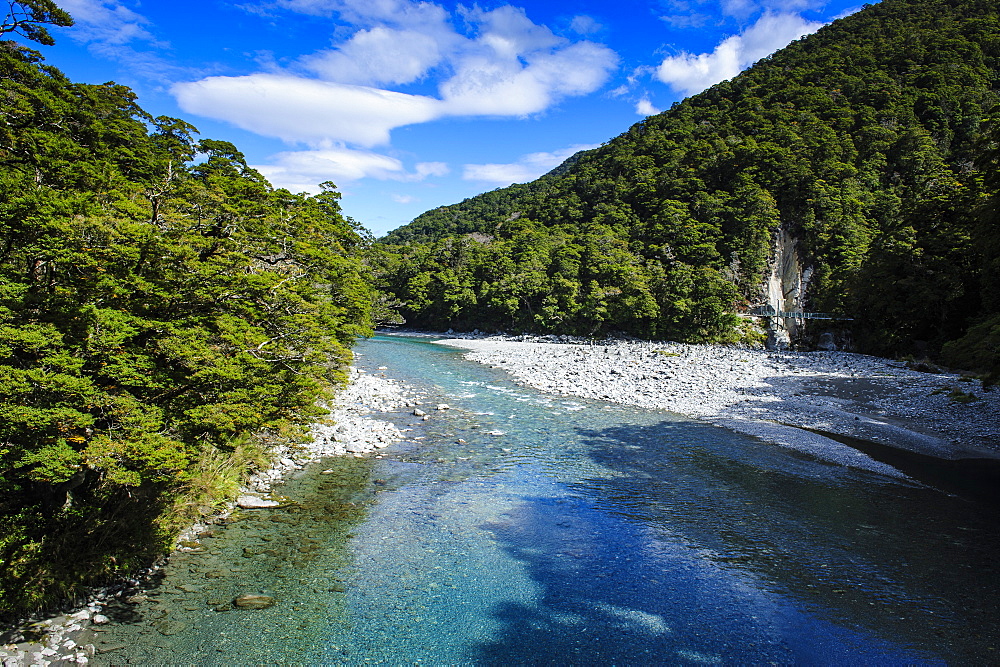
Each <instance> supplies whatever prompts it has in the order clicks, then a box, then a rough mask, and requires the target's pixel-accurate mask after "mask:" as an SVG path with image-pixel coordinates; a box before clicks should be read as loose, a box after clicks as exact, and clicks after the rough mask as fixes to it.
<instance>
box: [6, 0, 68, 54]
mask: <svg viewBox="0 0 1000 667" xmlns="http://www.w3.org/2000/svg"><path fill="white" fill-rule="evenodd" d="M46 25H55V26H60V27H67V26H71V25H73V18H72V17H71V16H70V15H69V14H68V13H67V12H66V11H64V10H62V9H60V8H59V7H58V6H56V3H54V2H52V0H17V1H12V2H10V3H9V7H8V12H7V16H6V17H4V20H3V23H0V35H5V34H7V33H16V34H19V35H21V36H23V37H25V38H27V39H30V40H31V41H33V42H38V43H39V44H45V45H46V46H51V45H52V44H55V40H53V39H52V35H51V34H49V31H48V29H47V28H46V27H45V26H46Z"/></svg>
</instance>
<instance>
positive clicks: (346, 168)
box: [253, 146, 448, 194]
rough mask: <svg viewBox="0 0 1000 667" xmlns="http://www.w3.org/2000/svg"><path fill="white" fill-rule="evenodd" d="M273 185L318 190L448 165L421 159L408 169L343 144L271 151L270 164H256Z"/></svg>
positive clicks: (418, 175) (414, 175) (412, 176)
mask: <svg viewBox="0 0 1000 667" xmlns="http://www.w3.org/2000/svg"><path fill="white" fill-rule="evenodd" d="M253 168H254V169H256V170H257V171H259V172H260V173H262V174H263V175H264V176H265V177H266V178H267V180H269V181H270V182H271V184H272V185H274V186H275V187H279V188H288V189H289V190H291V191H292V192H310V193H313V194H315V193H317V192H319V187H318V185H317V184H318V183H322V182H324V181H334V182H336V183H344V182H350V181H357V180H360V179H362V178H375V179H379V180H392V181H405V182H410V181H422V180H424V179H426V178H427V177H428V176H443V175H445V174H447V173H448V167H447V165H445V164H443V163H441V162H421V163H419V164H417V165H416V167H415V169H414V171H413V172H408V171H407V170H406V167H405V166H404V165H403V163H402V162H401V161H400V160H398V159H397V158H394V157H391V156H389V155H382V154H380V153H374V152H371V151H360V150H353V149H350V148H345V147H343V146H340V147H334V148H324V149H319V150H311V151H286V152H283V153H278V154H277V155H272V156H271V158H270V163H269V164H263V165H253Z"/></svg>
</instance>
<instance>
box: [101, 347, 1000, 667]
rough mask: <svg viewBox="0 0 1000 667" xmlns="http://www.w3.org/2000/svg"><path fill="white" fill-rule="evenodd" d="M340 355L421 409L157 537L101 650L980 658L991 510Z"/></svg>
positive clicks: (665, 418) (423, 657) (992, 634)
mask: <svg viewBox="0 0 1000 667" xmlns="http://www.w3.org/2000/svg"><path fill="white" fill-rule="evenodd" d="M356 351H357V352H358V354H359V356H358V359H357V364H358V365H359V366H360V367H362V368H365V369H367V370H368V371H369V372H373V373H374V372H383V371H379V370H378V368H379V367H381V366H385V367H387V369H388V370H385V371H384V372H385V373H386V374H387V375H389V376H390V377H394V378H397V379H399V380H401V381H402V382H404V383H407V384H409V385H411V386H413V387H416V388H419V389H421V390H422V391H423V392H425V393H427V394H428V398H427V399H426V401H425V402H426V403H427V404H429V405H430V406H431V407H430V408H429V409H428V411H429V412H431V414H432V417H431V419H429V420H428V421H420V420H419V419H417V418H415V417H413V416H411V415H410V414H409V413H408V412H400V413H398V414H395V415H389V416H388V418H391V419H392V420H393V421H395V423H396V424H397V425H398V426H400V427H401V428H409V429H412V430H411V431H408V432H407V435H408V436H409V437H410V439H408V440H407V441H405V442H403V443H399V444H397V445H394V446H392V447H390V448H387V449H384V450H381V451H380V452H379V455H378V457H376V456H368V457H365V458H343V459H327V460H324V461H322V462H320V463H318V464H316V465H314V466H311V467H309V468H307V469H305V470H303V471H300V472H299V473H297V474H295V475H293V476H292V477H291V478H290V479H288V480H287V482H286V483H285V484H284V485H282V486H281V487H279V488H278V489H277V492H278V493H280V494H281V495H283V496H285V497H287V498H288V500H289V503H288V504H287V505H286V506H284V507H281V508H278V509H264V510H250V511H245V512H243V513H242V514H241V515H238V516H237V517H235V518H234V520H233V521H232V522H230V523H228V524H226V525H225V526H220V527H217V528H213V530H212V532H211V535H205V536H203V537H202V538H200V543H201V545H202V547H201V548H199V549H198V550H196V552H194V553H185V554H175V555H173V556H172V557H171V560H170V563H169V565H168V566H167V567H166V568H165V569H164V570H163V572H162V573H161V576H160V578H159V579H158V581H157V585H156V586H155V587H154V588H152V589H151V590H150V591H149V593H148V598H149V599H148V600H147V601H145V602H142V603H140V604H137V605H125V604H114V605H111V606H109V607H108V608H107V610H106V612H105V613H106V614H107V615H108V616H110V617H112V618H113V619H114V622H113V623H111V624H109V625H107V626H103V627H102V628H99V630H102V631H101V632H99V633H95V635H94V636H93V638H91V639H90V640H88V641H93V642H94V643H95V645H96V646H97V649H98V651H99V653H98V655H97V656H96V658H95V659H94V662H95V663H96V664H116V665H118V664H165V663H172V664H178V663H185V664H220V665H238V664H270V663H276V664H278V663H280V664H310V665H312V664H362V663H382V664H433V665H442V664H503V665H510V664H558V665H565V664H606V665H610V664H619V665H621V664H631V665H639V664H691V665H700V664H734V663H741V664H749V663H752V664H757V663H767V662H771V663H780V664H790V663H806V664H831V665H832V664H838V665H839V664H848V663H851V664H859V663H863V664H880V665H891V664H944V663H961V664H969V663H980V664H982V663H990V662H997V660H998V658H997V650H998V649H1000V644H998V641H1000V631H998V629H997V621H998V620H1000V608H998V607H1000V576H998V573H997V567H996V563H997V555H998V553H1000V551H998V546H1000V545H998V541H1000V531H998V530H997V528H998V525H997V524H998V521H1000V519H998V516H997V515H998V513H997V512H996V506H995V505H992V504H983V502H981V501H977V500H975V499H971V498H963V497H960V496H956V495H950V494H948V493H945V492H943V491H939V490H937V489H935V488H933V487H932V486H929V485H927V484H923V483H921V482H918V481H915V480H899V479H893V478H889V477H884V476H881V475H878V474H876V473H873V472H868V471H864V470H857V469H853V468H845V467H843V466H839V465H833V464H830V463H827V462H824V461H821V460H817V459H815V458H812V457H810V456H808V455H805V454H801V453H797V452H795V451H792V450H789V449H785V448H782V447H778V446H775V445H771V444H767V443H764V442H762V441H759V440H756V439H753V438H750V437H747V436H743V435H739V434H736V433H733V432H730V431H727V430H725V429H721V428H718V427H714V426H711V425H707V424H704V423H700V422H696V421H690V420H688V419H685V418H683V417H681V416H678V415H674V414H671V413H666V412H657V411H649V410H640V409H634V408H628V407H622V406H618V405H611V404H605V403H600V402H594V401H586V400H569V399H565V398H558V397H552V396H548V395H544V394H540V393H537V392H535V391H533V390H530V389H526V388H523V387H519V386H516V385H515V384H513V383H512V382H511V381H510V380H509V378H508V377H507V376H506V374H504V373H503V372H501V371H499V370H496V369H491V368H488V367H485V366H481V365H478V364H474V363H471V362H467V361H464V360H462V359H461V353H460V351H457V350H454V349H451V348H447V347H444V346H440V345H435V344H433V343H431V342H429V341H428V340H427V339H420V338H405V337H376V338H375V339H372V340H367V341H362V342H361V343H359V345H358V346H357V350H356ZM437 403H447V404H448V405H449V406H450V407H451V409H449V410H446V411H443V412H438V411H434V410H433V406H434V405H435V404H437ZM243 593H262V594H265V595H268V596H272V597H273V598H275V599H276V600H277V603H276V604H275V606H273V607H270V608H268V609H263V610H244V609H233V608H232V605H231V604H230V602H231V600H232V599H233V598H234V597H235V596H237V595H240V594H243Z"/></svg>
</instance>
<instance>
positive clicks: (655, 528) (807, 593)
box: [477, 421, 1000, 665]
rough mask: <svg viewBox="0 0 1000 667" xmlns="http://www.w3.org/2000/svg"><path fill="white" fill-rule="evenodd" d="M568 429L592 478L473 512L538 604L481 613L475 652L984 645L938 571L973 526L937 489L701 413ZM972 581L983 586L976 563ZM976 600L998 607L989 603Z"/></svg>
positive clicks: (653, 656)
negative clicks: (488, 628) (518, 566)
mask: <svg viewBox="0 0 1000 667" xmlns="http://www.w3.org/2000/svg"><path fill="white" fill-rule="evenodd" d="M581 435H582V438H583V441H584V444H585V448H584V451H585V452H587V456H588V458H589V459H591V460H592V461H593V462H595V463H598V464H600V466H601V469H602V470H603V471H604V472H603V474H601V473H597V474H594V475H592V476H590V477H588V478H587V479H584V480H580V481H578V482H577V483H575V484H573V485H572V486H571V487H570V488H569V489H567V491H566V494H565V496H563V497H555V498H553V497H538V498H531V499H525V500H524V502H523V503H522V504H521V505H519V506H517V507H516V509H514V510H512V511H510V512H508V514H507V515H505V516H504V517H503V518H502V521H498V522H495V523H491V524H488V525H485V526H483V527H484V528H486V529H487V530H489V531H491V532H492V533H493V535H494V537H495V539H496V540H497V542H498V543H499V544H500V545H501V546H502V548H504V549H505V550H506V551H507V552H508V553H509V554H510V555H511V556H513V557H514V558H516V559H517V560H519V561H521V562H522V563H523V564H524V566H525V568H526V570H527V572H528V574H529V575H530V577H531V579H532V583H533V584H534V585H535V587H536V590H537V595H536V600H537V602H536V603H535V604H533V605H532V604H524V603H507V604H504V605H500V606H498V607H497V608H495V609H494V610H493V613H494V617H495V619H496V620H497V621H498V622H499V623H500V625H501V631H500V632H499V633H498V634H497V635H495V639H494V640H493V641H490V642H486V643H483V644H481V645H480V646H479V647H478V655H477V657H478V661H479V662H482V663H484V664H630V665H636V664H708V663H718V662H724V663H731V662H740V663H760V662H779V663H783V664H787V663H790V662H807V663H817V664H831V663H832V662H835V661H838V660H844V661H847V662H855V663H856V662H857V661H858V660H863V661H866V662H868V661H871V662H878V663H879V664H898V663H908V662H909V663H912V662H914V661H916V662H923V661H925V660H928V659H930V660H931V661H933V660H934V659H936V658H938V657H939V656H948V657H950V658H970V657H975V656H981V655H986V654H985V653H983V651H985V650H986V645H987V644H989V643H991V641H992V640H991V639H990V636H995V635H994V634H993V632H992V631H990V630H989V629H988V627H989V625H990V624H991V623H992V621H986V622H985V623H979V622H973V620H972V619H971V618H970V615H969V614H967V613H966V612H965V611H964V610H965V609H968V608H969V607H968V605H969V604H973V603H972V601H971V598H972V597H978V598H979V599H981V597H980V596H969V595H964V594H963V593H962V592H961V590H959V589H961V588H962V586H961V583H960V582H961V581H962V577H963V576H966V577H967V575H964V574H962V572H961V571H959V572H958V573H957V576H953V575H956V572H955V570H954V569H953V568H952V569H951V570H949V569H948V567H949V566H952V565H954V564H955V563H961V562H966V563H968V564H969V565H973V564H975V565H982V564H983V563H982V558H981V556H983V554H980V555H979V556H977V555H975V554H970V549H969V547H970V542H972V541H974V540H976V539H979V538H982V537H984V535H985V534H980V533H979V530H978V527H976V528H977V529H976V530H975V531H972V530H970V529H969V526H970V522H969V521H968V520H966V519H968V517H966V516H964V514H963V515H962V516H961V517H959V516H956V515H955V512H959V513H962V512H963V509H962V508H961V507H959V506H952V505H948V504H947V503H945V502H942V498H941V496H940V494H935V493H931V492H929V491H928V490H927V489H925V488H915V487H912V486H910V487H907V486H900V485H892V484H883V483H880V482H879V481H878V480H877V479H875V478H873V477H871V476H868V473H857V472H856V471H855V472H851V471H847V470H846V469H844V468H843V467H842V466H833V465H830V464H828V463H824V462H822V461H817V460H815V459H813V458H811V457H809V456H805V455H801V454H798V453H795V452H789V451H788V450H782V449H780V448H776V447H774V446H772V445H767V444H765V443H761V442H760V441H757V440H755V439H752V438H745V437H743V436H737V435H734V434H731V433H729V432H726V431H723V430H722V429H717V428H714V427H711V426H707V425H693V426H692V425H689V424H686V423H675V422H669V421H665V422H663V423H661V424H654V425H646V426H630V425H626V426H620V425H618V426H614V427H610V428H606V429H600V430H591V431H581ZM956 521H961V524H962V526H963V528H962V530H959V529H957V528H956V527H955V522H956ZM987 527H988V526H987ZM984 528H985V527H984ZM915 539H917V540H920V539H923V540H925V543H924V544H915V543H914V540H915ZM989 541H990V542H991V543H995V542H996V540H995V539H992V538H991V539H990V540H989ZM990 550H991V549H990ZM980 572H981V573H983V574H986V572H985V571H984V570H980ZM966 583H968V582H966ZM980 583H981V584H984V585H987V587H988V588H990V589H991V590H996V591H998V592H1000V581H998V578H997V577H996V576H995V573H994V572H992V571H989V572H988V575H987V576H986V577H985V579H983V580H981V581H980ZM967 590H971V589H968V588H967ZM978 611H980V612H983V613H984V614H985V617H986V618H987V619H995V618H997V609H996V605H995V604H992V603H990V604H985V603H980V604H979V607H978ZM976 615H978V614H976ZM973 626H974V627H975V628H977V630H976V631H975V634H976V635H978V636H969V635H970V634H971V633H969V630H970V628H971V627H973Z"/></svg>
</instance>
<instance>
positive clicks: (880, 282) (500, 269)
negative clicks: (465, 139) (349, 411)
mask: <svg viewBox="0 0 1000 667" xmlns="http://www.w3.org/2000/svg"><path fill="white" fill-rule="evenodd" d="M998 35H1000V18H998V7H997V4H996V3H995V2H994V1H992V0H883V2H881V3H878V4H876V5H872V6H867V7H866V8H865V9H863V10H862V11H860V12H858V13H856V14H854V15H851V16H848V17H846V18H844V19H841V20H839V21H836V22H835V23H833V24H831V25H829V26H827V27H824V28H823V29H821V30H819V31H818V32H817V33H815V34H814V35H811V36H808V37H806V38H803V39H801V40H799V41H797V42H794V43H792V44H791V45H789V46H788V47H787V48H785V49H783V50H781V51H779V52H778V53H775V54H774V55H772V56H771V57H769V58H767V59H765V60H763V61H761V62H759V63H757V64H756V65H754V66H753V67H752V68H751V69H749V70H748V71H746V72H744V73H742V74H741V75H739V76H738V77H736V78H734V79H732V80H730V81H727V82H724V83H721V84H718V85H716V86H714V87H713V88H710V89H709V90H706V91H705V92H703V93H701V94H699V95H696V96H694V97H691V98H689V99H687V100H684V101H683V102H680V103H678V104H676V105H674V107H673V108H671V109H670V110H668V111H666V112H664V113H662V114H659V115H657V116H653V117H650V118H647V119H645V120H644V121H642V122H640V123H638V124H636V125H634V126H633V127H632V128H630V129H629V130H628V131H627V132H625V133H624V134H622V135H621V136H619V137H617V138H615V139H613V140H611V141H609V142H607V143H606V144H605V145H603V146H602V147H600V148H597V149H594V150H592V151H587V152H585V153H582V154H580V155H577V156H574V159H573V161H572V163H571V164H567V165H566V166H565V167H564V168H561V169H560V170H557V171H556V172H555V173H552V174H549V175H546V176H544V177H542V178H541V179H539V180H538V181H535V182H533V183H528V184H524V185H516V186H511V187H510V188H505V189H502V190H496V191H493V192H490V193H486V194H484V195H480V196H479V197H474V198H472V199H469V200H466V201H464V202H462V203H460V204H456V205H454V206H449V207H442V208H440V209H435V210H434V211H430V212H428V213H426V214H424V215H423V216H420V217H419V218H417V219H416V220H415V221H414V222H413V223H411V225H408V226H406V227H403V228H402V229H399V230H396V231H395V232H393V233H392V234H391V235H390V236H389V237H387V239H386V241H388V242H391V243H392V244H393V245H392V246H391V247H390V251H391V252H392V253H394V255H395V258H394V259H393V260H392V262H391V265H392V266H393V267H394V268H393V269H392V270H391V271H389V270H387V271H385V272H383V273H382V274H381V275H380V276H379V280H380V288H381V289H383V290H385V291H387V292H388V293H389V294H391V295H392V297H393V298H395V299H398V300H399V301H400V302H402V303H403V306H402V313H403V315H404V316H405V317H406V318H407V320H408V321H409V322H410V323H411V324H414V325H417V326H427V327H437V328H441V327H447V326H452V327H460V328H462V327H465V328H471V327H474V326H475V327H479V328H484V329H532V330H543V331H555V332H570V333H581V334H587V333H592V332H593V333H600V332H609V331H623V332H627V333H631V334H633V335H640V336H658V337H661V336H662V337H672V338H678V339H685V340H726V339H729V338H731V337H732V336H733V335H734V334H733V333H732V331H733V327H734V326H735V325H736V324H737V321H736V320H735V319H734V318H732V317H730V314H731V313H732V312H734V311H738V310H741V309H743V308H744V307H746V306H748V305H752V304H755V303H760V302H762V300H763V299H764V293H763V290H762V285H763V283H764V279H765V277H766V275H767V273H768V272H769V262H771V261H772V260H773V244H774V242H775V239H776V236H777V234H778V233H779V232H783V233H785V234H786V235H787V236H789V237H791V238H794V239H797V241H798V248H799V250H800V251H801V252H802V253H803V254H804V260H805V262H806V264H807V265H809V266H811V267H812V269H813V273H812V278H811V282H810V283H809V289H808V293H807V294H808V299H809V303H808V304H807V307H808V309H809V310H816V311H832V312H838V313H841V314H843V315H846V316H850V317H853V318H854V320H855V332H854V339H855V340H856V341H858V342H859V344H860V345H861V346H862V347H863V348H864V349H866V350H868V351H873V352H880V353H895V352H906V351H908V350H910V349H911V348H913V347H914V346H915V345H916V344H917V343H918V342H922V345H923V349H925V350H927V351H929V352H934V351H936V350H937V349H939V347H940V345H941V344H943V343H944V342H945V341H948V340H952V339H955V338H956V337H958V336H961V335H962V334H963V332H964V331H966V329H967V328H968V326H969V323H970V322H971V321H973V320H974V318H975V317H977V316H978V315H979V314H981V313H982V312H983V310H984V308H986V309H987V310H988V312H996V306H995V305H988V303H987V302H988V301H989V300H991V299H992V300H993V301H995V300H996V298H997V297H996V296H995V295H996V294H1000V290H997V289H995V288H993V289H987V288H986V283H985V282H984V281H989V280H992V281H994V282H995V281H996V278H995V277H994V278H991V277H990V276H996V275H1000V271H995V270H992V269H989V270H987V269H988V266H992V265H990V264H989V262H996V261H997V257H1000V253H998V252H997V251H996V249H997V248H998V247H1000V243H997V242H996V239H998V238H1000V236H998V235H997V234H996V233H995V231H991V230H995V229H996V225H995V218H994V222H993V223H990V224H992V225H993V226H992V227H989V228H988V229H986V228H985V227H984V223H981V216H980V214H979V213H978V211H980V210H982V206H983V204H984V203H985V202H986V200H987V198H988V196H989V193H990V192H991V191H992V192H995V188H994V189H993V190H990V189H989V188H988V187H987V188H986V189H985V190H984V187H983V175H984V174H990V173H997V169H996V167H995V164H996V163H995V161H994V163H993V165H994V166H993V167H992V168H991V167H988V166H986V165H985V164H984V163H983V162H982V159H981V158H982V156H983V155H985V154H987V153H988V149H987V148H986V147H984V144H983V140H982V135H983V132H982V129H983V119H984V117H985V116H987V115H988V110H989V109H991V108H992V107H993V106H994V105H995V104H996V103H997V101H998V99H1000V97H998V93H997V91H998V90H1000V37H998ZM993 146H994V149H993V150H994V151H995V144H993ZM991 201H994V207H993V210H994V211H995V210H996V207H995V199H993V200H991ZM990 239H993V240H992V241H989V240H990ZM987 241H989V242H988V243H987ZM993 268H994V269H995V268H996V267H995V266H993ZM394 272H395V273H394Z"/></svg>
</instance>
